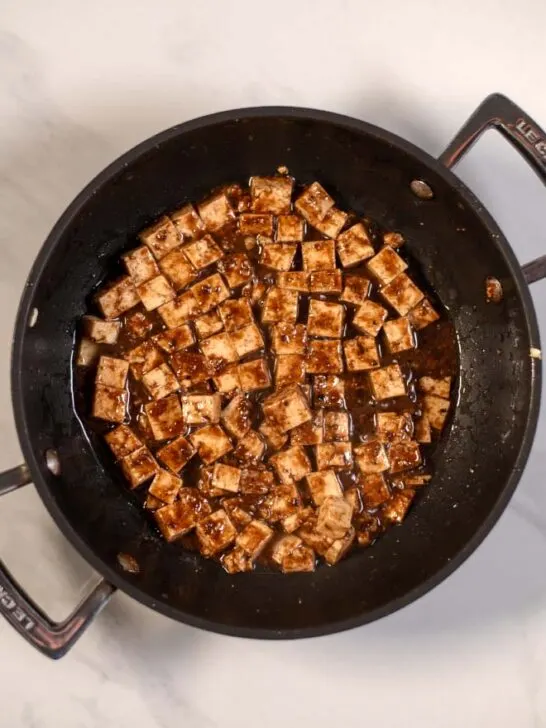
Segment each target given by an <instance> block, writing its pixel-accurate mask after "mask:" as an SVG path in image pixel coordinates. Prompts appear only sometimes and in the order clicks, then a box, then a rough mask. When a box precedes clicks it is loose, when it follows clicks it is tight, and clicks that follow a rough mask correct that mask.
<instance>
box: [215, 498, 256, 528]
mask: <svg viewBox="0 0 546 728" xmlns="http://www.w3.org/2000/svg"><path fill="white" fill-rule="evenodd" d="M218 492H220V493H221V494H222V496H223V498H222V501H221V503H222V507H223V508H224V510H225V511H226V513H227V514H228V516H229V520H230V521H231V522H232V523H233V525H234V526H235V528H244V527H245V526H248V524H249V523H250V522H251V521H252V515H251V514H250V513H249V512H248V510H246V508H245V507H246V506H247V503H246V501H245V500H243V499H242V498H240V497H237V496H231V495H230V497H229V498H226V497H225V496H226V491H225V490H224V491H218Z"/></svg>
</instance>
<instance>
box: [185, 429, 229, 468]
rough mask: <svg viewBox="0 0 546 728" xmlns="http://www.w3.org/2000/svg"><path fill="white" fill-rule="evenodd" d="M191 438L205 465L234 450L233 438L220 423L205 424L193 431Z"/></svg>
mask: <svg viewBox="0 0 546 728" xmlns="http://www.w3.org/2000/svg"><path fill="white" fill-rule="evenodd" d="M190 440H191V441H192V443H193V445H194V446H195V447H196V448H197V451H198V453H199V456H200V458H201V460H202V461H203V462H204V463H205V465H210V464H211V463H213V462H215V461H216V460H219V459H220V458H221V457H222V456H223V455H226V453H228V452H229V451H230V450H233V446H232V444H231V440H230V439H229V437H228V436H227V435H226V433H225V432H224V430H223V429H222V428H221V427H220V425H205V427H201V428H200V429H199V430H196V431H195V432H193V433H192V434H191V435H190Z"/></svg>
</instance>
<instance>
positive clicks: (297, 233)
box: [277, 215, 305, 243]
mask: <svg viewBox="0 0 546 728" xmlns="http://www.w3.org/2000/svg"><path fill="white" fill-rule="evenodd" d="M304 234H305V223H304V221H303V220H302V219H301V217H299V216H298V215H279V217H278V218H277V241H278V242H279V243H297V242H300V241H302V240H303V236H304Z"/></svg>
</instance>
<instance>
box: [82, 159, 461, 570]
mask: <svg viewBox="0 0 546 728" xmlns="http://www.w3.org/2000/svg"><path fill="white" fill-rule="evenodd" d="M139 239H140V244H139V245H138V246H137V247H134V248H132V249H131V250H128V251H127V252H126V253H125V254H124V255H123V256H122V263H123V266H124V268H125V271H126V273H125V274H124V275H123V276H122V277H121V278H117V279H116V280H112V281H110V282H109V283H107V284H106V285H104V286H103V287H102V288H101V289H100V290H99V291H98V293H97V294H96V296H95V299H94V306H95V310H94V311H90V313H89V315H86V316H85V317H84V318H83V320H82V322H81V331H82V335H81V338H80V341H79V348H78V352H77V359H76V363H77V365H79V366H81V367H85V368H86V371H87V372H88V375H90V376H91V377H92V378H93V381H94V384H93V393H92V402H90V414H91V419H93V420H94V421H95V422H97V421H102V422H103V423H105V431H104V432H103V434H104V439H105V441H106V443H107V445H108V447H109V449H110V450H111V452H112V454H113V457H114V458H115V460H116V461H117V463H118V464H119V468H120V472H121V473H122V474H123V477H124V478H125V480H126V482H127V485H128V487H129V488H130V489H133V491H134V493H135V495H136V496H137V497H138V498H139V499H140V502H141V503H142V507H143V508H145V509H147V510H148V511H149V512H150V515H151V517H152V518H153V519H154V520H155V523H156V525H157V527H158V529H159V531H160V532H161V534H162V535H163V537H164V538H165V539H166V540H167V541H174V540H180V542H181V544H182V546H185V547H187V548H192V549H198V550H199V551H200V553H201V554H202V555H203V556H205V557H208V558H215V559H217V560H219V561H220V562H221V563H222V565H223V567H224V569H226V571H228V572H229V573H236V572H243V571H249V570H251V569H252V568H253V567H254V565H255V564H256V563H257V562H259V563H264V564H267V565H268V566H272V567H274V568H278V569H280V570H281V571H282V572H285V573H287V572H301V571H313V570H314V569H315V568H316V565H317V562H318V561H319V560H320V559H322V560H323V561H324V562H325V563H327V564H329V565H334V564H336V563H338V562H339V561H340V560H341V559H342V558H343V557H344V556H345V555H346V554H347V553H348V552H349V550H350V549H352V548H353V546H369V545H371V544H372V543H373V542H374V541H375V540H376V539H377V538H378V537H379V536H380V535H381V534H382V533H383V532H384V531H385V530H386V529H388V528H389V526H391V525H393V524H399V523H401V522H402V521H403V519H404V518H405V516H406V513H407V512H408V509H409V508H410V506H411V503H412V501H413V499H414V496H415V494H416V490H418V489H419V488H421V487H423V486H425V485H426V484H427V483H428V482H429V480H430V478H431V474H430V472H429V470H428V468H427V464H426V462H425V460H426V457H427V456H428V453H429V452H430V451H431V448H433V447H434V443H435V441H437V439H438V437H439V435H440V433H441V431H442V429H443V428H444V426H445V422H446V418H447V417H448V415H449V412H450V408H451V406H452V402H451V396H452V390H453V378H454V376H455V374H456V370H457V358H456V347H455V343H454V336H453V329H452V326H451V323H450V322H449V320H448V319H447V317H446V315H445V313H443V312H442V311H441V310H440V308H439V306H438V305H437V303H436V302H435V301H434V300H433V299H432V298H431V296H430V294H428V295H427V294H426V293H425V290H424V287H423V286H422V285H420V284H419V283H418V282H416V280H414V275H413V271H412V268H411V266H410V264H409V262H408V259H407V256H406V255H405V254H404V238H403V237H402V235H401V234H399V233H397V232H393V231H385V230H383V231H382V230H380V228H379V226H378V225H376V224H374V223H372V222H371V221H370V220H367V219H360V218H358V217H357V216H356V215H354V214H352V213H349V212H345V211H343V210H341V209H339V208H338V207H337V206H336V204H335V200H334V199H333V197H331V195H330V194H329V193H328V192H327V191H326V190H325V189H324V187H323V186H322V185H321V184H320V183H319V182H313V183H312V184H310V185H308V186H304V187H303V186H302V187H300V186H297V185H296V184H295V181H294V180H293V179H292V178H291V177H290V176H289V175H288V174H287V173H284V174H278V175H276V176H271V177H253V178H252V179H251V180H250V185H249V187H246V186H245V187H243V186H241V185H238V184H232V185H229V186H226V187H225V188H222V189H221V190H219V191H216V192H215V193H214V194H213V195H212V196H211V197H209V198H208V199H206V200H204V201H202V202H200V203H198V204H197V205H195V206H194V205H193V204H185V205H184V206H183V207H181V209H179V210H176V211H173V212H171V213H170V214H169V215H164V216H163V217H161V218H160V219H159V220H157V221H156V222H155V223H154V224H153V225H151V226H150V227H148V228H147V229H146V230H143V231H142V232H141V233H140V235H139ZM106 423H107V424H106Z"/></svg>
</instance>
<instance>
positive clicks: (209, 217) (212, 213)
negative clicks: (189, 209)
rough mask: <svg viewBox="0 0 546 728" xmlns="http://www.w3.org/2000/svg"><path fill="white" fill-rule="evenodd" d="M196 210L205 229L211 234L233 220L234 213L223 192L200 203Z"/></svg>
mask: <svg viewBox="0 0 546 728" xmlns="http://www.w3.org/2000/svg"><path fill="white" fill-rule="evenodd" d="M197 210H198V212H199V217H200V218H201V220H202V221H203V223H204V225H205V227H206V229H207V230H210V231H211V232H215V231H217V230H221V228H223V227H224V226H225V225H227V224H228V223H229V222H231V221H232V220H233V219H234V218H235V213H234V211H233V209H232V207H231V205H230V204H229V200H228V198H227V195H226V194H225V193H224V192H219V193H218V194H216V195H213V196H212V197H209V198H208V200H205V201H204V202H201V204H199V205H197Z"/></svg>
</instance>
